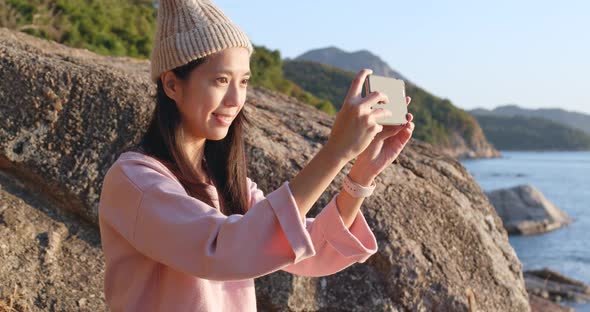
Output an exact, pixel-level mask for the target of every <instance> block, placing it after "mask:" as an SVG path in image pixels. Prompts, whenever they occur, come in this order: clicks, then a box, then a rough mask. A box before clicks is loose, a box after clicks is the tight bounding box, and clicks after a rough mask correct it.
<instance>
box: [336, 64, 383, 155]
mask: <svg viewBox="0 0 590 312" xmlns="http://www.w3.org/2000/svg"><path fill="white" fill-rule="evenodd" d="M372 73H373V71H372V70H371V69H366V68H365V69H362V70H361V71H359V72H358V74H357V75H356V77H355V78H354V80H353V81H352V84H351V86H350V89H349V90H348V93H347V95H346V98H345V100H344V103H343V105H342V108H341V109H340V111H339V112H338V114H336V119H335V121H334V124H333V126H332V130H331V132H330V136H329V137H328V142H327V143H326V145H327V146H329V148H330V149H331V152H332V153H335V155H337V156H338V157H342V158H343V159H344V160H345V161H346V162H348V161H350V160H352V159H354V158H355V157H356V156H357V155H359V154H360V153H362V152H363V151H364V150H365V148H367V146H369V144H370V143H371V141H372V140H373V138H374V137H375V135H376V134H377V133H379V132H381V130H383V126H382V125H380V124H378V123H377V119H379V118H382V117H387V116H390V115H391V114H392V113H391V112H390V111H388V110H386V109H384V108H376V109H373V108H371V107H372V106H374V105H376V104H377V103H379V102H384V103H388V102H389V99H388V98H387V95H385V94H384V93H381V92H379V91H374V92H371V93H369V94H368V95H367V96H366V97H364V98H363V97H362V96H361V94H362V90H363V85H364V82H365V79H366V78H367V76H368V75H370V74H372Z"/></svg>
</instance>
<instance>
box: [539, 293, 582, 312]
mask: <svg viewBox="0 0 590 312" xmlns="http://www.w3.org/2000/svg"><path fill="white" fill-rule="evenodd" d="M529 296H530V302H531V312H575V309H574V308H570V307H566V306H562V305H560V304H557V303H554V302H551V301H549V300H547V299H543V298H541V297H539V296H537V295H533V294H531V295H529Z"/></svg>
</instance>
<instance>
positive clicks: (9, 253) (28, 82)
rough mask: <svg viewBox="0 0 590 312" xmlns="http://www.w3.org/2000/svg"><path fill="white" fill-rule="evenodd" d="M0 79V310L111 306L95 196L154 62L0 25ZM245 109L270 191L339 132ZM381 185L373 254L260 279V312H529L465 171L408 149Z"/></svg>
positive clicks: (258, 176) (503, 235)
mask: <svg viewBox="0 0 590 312" xmlns="http://www.w3.org/2000/svg"><path fill="white" fill-rule="evenodd" d="M0 77H2V79H0V98H1V99H2V100H1V101H2V102H1V103H2V105H0V112H1V114H2V116H1V118H0V123H1V126H0V169H1V170H2V172H3V175H2V177H3V179H2V193H1V194H2V201H1V202H0V234H1V235H0V237H2V238H1V239H2V240H1V243H0V247H1V248H0V262H1V263H2V264H3V265H2V266H0V277H1V279H2V281H3V283H0V300H7V298H10V296H11V294H12V293H13V291H14V287H15V285H18V290H17V292H22V296H17V297H18V298H16V300H17V301H18V302H19V303H20V304H22V305H25V304H26V305H27V306H29V307H30V308H31V309H32V310H35V311H39V310H50V309H51V307H54V309H55V310H77V309H81V310H84V309H87V310H90V311H100V310H106V306H105V304H104V298H103V295H102V274H103V267H102V266H103V265H104V262H103V260H102V254H101V250H100V241H99V236H98V228H97V223H96V221H97V207H98V199H99V194H100V189H101V183H102V178H103V176H104V174H105V173H106V171H107V170H108V168H109V167H110V165H111V164H112V163H113V162H114V160H115V159H116V157H117V156H118V154H119V153H120V151H122V150H123V149H124V148H126V147H128V146H129V145H130V144H132V143H135V142H137V141H138V139H139V138H140V136H141V134H142V133H143V131H144V129H145V128H146V126H147V123H148V121H149V117H150V114H151V112H152V110H153V107H154V102H153V98H152V95H153V94H154V93H155V85H153V84H151V83H150V81H149V63H148V62H147V61H143V60H135V59H129V58H113V57H103V56H99V55H96V54H93V53H90V52H88V51H85V50H76V49H71V48H68V47H65V46H62V45H59V44H56V43H53V42H47V41H44V40H41V39H37V38H33V37H30V36H28V35H25V34H22V33H16V32H12V31H9V30H6V29H0ZM244 110H245V113H246V114H247V115H248V117H249V118H250V119H251V120H252V126H251V127H249V128H248V129H247V130H246V135H245V141H246V146H247V159H248V172H249V174H248V176H249V177H250V178H251V179H252V180H253V181H255V182H257V184H258V186H259V187H260V189H261V190H262V191H263V192H264V193H265V194H267V193H269V192H271V191H273V190H274V189H276V188H277V187H278V186H280V184H281V183H282V182H283V181H286V180H290V179H291V178H292V177H293V176H294V175H296V174H297V172H299V170H300V169H301V168H303V167H304V166H305V164H306V163H307V162H308V161H309V160H310V158H311V157H313V155H315V153H317V151H318V150H319V148H321V146H322V145H323V144H324V143H325V142H326V140H327V137H328V135H329V133H330V128H331V125H332V123H333V119H332V117H330V116H329V115H327V114H325V113H323V112H321V111H318V110H316V109H314V108H313V107H311V106H309V105H306V104H303V103H300V102H298V101H296V100H294V99H292V98H289V97H287V96H284V95H281V94H278V93H274V92H270V91H267V90H264V89H259V88H250V90H249V95H248V100H247V103H246V106H245V107H244ZM417 126H418V127H419V126H420V125H417ZM350 165H351V164H348V165H347V166H346V167H345V168H344V170H343V171H342V173H341V174H340V175H338V177H337V178H336V180H335V181H334V182H333V183H332V185H331V186H330V187H329V188H328V189H327V190H326V192H325V193H324V194H323V195H322V197H321V198H320V200H319V201H318V202H317V203H316V204H315V206H314V208H313V209H312V211H310V213H309V214H308V216H310V217H311V216H314V215H315V214H317V213H318V212H319V210H320V209H321V208H322V207H323V206H324V205H326V204H327V203H328V201H329V200H330V199H331V197H332V196H333V195H334V194H335V193H336V192H337V191H339V189H340V186H341V185H342V178H343V176H344V175H345V174H346V173H347V172H348V170H349V169H350ZM376 182H377V189H376V190H375V193H374V195H373V196H371V197H369V198H367V199H366V200H365V201H364V203H363V206H362V212H363V213H364V214H365V216H366V218H367V220H368V223H369V225H370V226H371V228H372V229H373V231H374V233H375V236H376V237H377V240H378V244H379V251H378V253H377V254H375V255H374V256H373V257H371V258H369V259H368V260H367V262H365V263H363V264H355V265H353V266H351V267H349V268H347V269H345V270H343V271H342V272H339V273H337V274H334V275H331V276H325V277H318V278H310V277H301V276H294V275H291V274H288V273H286V272H282V271H279V272H277V273H273V274H271V275H267V276H264V277H262V278H259V279H257V280H256V292H257V298H258V306H259V310H260V311H285V310H292V311H310V310H322V311H328V310H330V311H470V310H471V311H530V305H529V301H528V295H527V292H526V289H525V283H524V278H523V273H522V265H521V263H520V262H519V260H518V258H517V257H516V255H515V252H514V250H513V249H512V247H511V246H510V244H509V242H508V236H507V232H506V230H505V229H504V227H503V226H502V221H501V219H500V218H499V217H498V215H497V214H496V212H495V210H494V208H493V207H492V206H491V204H490V203H489V201H488V199H487V197H486V196H485V195H484V193H483V192H482V190H481V189H480V188H479V186H478V185H477V183H476V182H475V181H474V179H473V178H472V177H471V176H470V175H469V174H468V172H467V171H466V170H465V169H464V167H463V166H461V164H460V163H459V162H457V161H456V160H455V159H453V158H451V157H448V156H445V155H443V153H441V152H440V151H439V150H437V149H435V148H433V147H431V146H430V145H427V144H424V143H421V142H418V141H412V142H411V144H409V145H408V146H407V147H406V148H405V150H404V151H403V153H402V155H400V157H399V158H398V160H396V162H394V164H392V165H391V166H390V167H388V168H387V169H386V170H385V171H384V172H383V173H382V174H381V175H380V176H379V177H378V178H377V179H376ZM74 290H75V291H74ZM470 307H471V309H470Z"/></svg>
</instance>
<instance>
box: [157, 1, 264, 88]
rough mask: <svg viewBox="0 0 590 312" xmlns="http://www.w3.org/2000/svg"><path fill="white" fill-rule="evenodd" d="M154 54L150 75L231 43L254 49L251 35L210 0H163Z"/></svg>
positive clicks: (231, 45) (250, 50)
mask: <svg viewBox="0 0 590 312" xmlns="http://www.w3.org/2000/svg"><path fill="white" fill-rule="evenodd" d="M157 24H158V25H157V29H156V36H155V38H154V46H153V48H152V54H151V73H150V75H151V79H152V81H153V82H157V81H158V78H159V77H160V75H161V74H162V73H163V72H165V71H167V70H170V69H173V68H175V67H178V66H181V65H184V64H186V63H188V62H190V61H192V60H194V59H197V58H200V57H203V56H206V55H209V54H212V53H215V52H218V51H221V50H223V49H226V48H230V47H245V48H247V49H248V51H249V52H250V55H252V53H253V50H254V49H253V47H252V43H251V42H250V40H249V39H248V36H247V35H246V34H245V33H244V32H243V31H242V30H241V29H240V28H239V27H238V26H237V25H235V24H234V23H233V22H232V21H231V20H230V19H229V18H228V17H227V16H226V15H225V14H223V12H222V11H221V10H220V9H219V8H218V7H217V6H215V4H213V3H212V2H211V1H210V0H160V1H159V3H158V17H157Z"/></svg>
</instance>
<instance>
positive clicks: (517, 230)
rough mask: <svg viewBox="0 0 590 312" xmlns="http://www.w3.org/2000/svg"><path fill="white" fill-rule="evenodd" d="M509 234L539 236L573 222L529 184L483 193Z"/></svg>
mask: <svg viewBox="0 0 590 312" xmlns="http://www.w3.org/2000/svg"><path fill="white" fill-rule="evenodd" d="M486 194H487V196H488V198H489V200H490V202H491V203H492V204H493V205H494V207H495V208H496V211H497V212H498V215H499V216H500V218H502V222H503V223H504V227H505V228H506V230H507V231H508V233H509V234H524V235H528V234H539V233H545V232H548V231H552V230H555V229H558V228H560V227H562V226H564V225H567V224H569V223H571V222H572V219H571V218H570V217H568V216H567V215H566V214H565V212H563V211H562V210H560V209H559V208H557V207H556V206H555V205H554V204H553V203H551V202H550V201H549V200H548V199H547V198H545V196H543V193H541V191H539V190H538V189H536V188H535V187H533V186H532V185H528V184H527V185H518V186H515V187H511V188H508V189H500V190H495V191H491V192H486Z"/></svg>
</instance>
